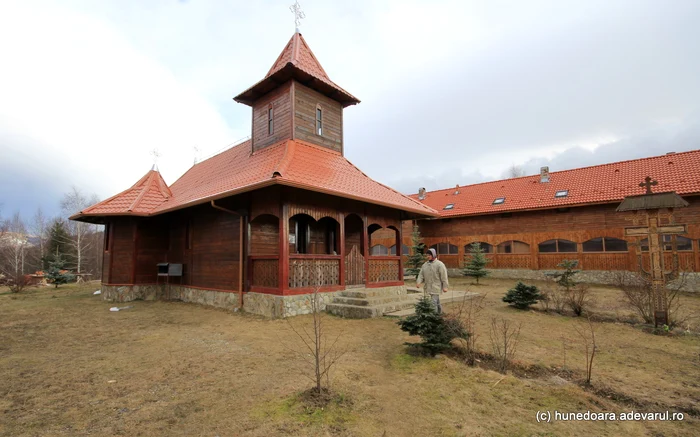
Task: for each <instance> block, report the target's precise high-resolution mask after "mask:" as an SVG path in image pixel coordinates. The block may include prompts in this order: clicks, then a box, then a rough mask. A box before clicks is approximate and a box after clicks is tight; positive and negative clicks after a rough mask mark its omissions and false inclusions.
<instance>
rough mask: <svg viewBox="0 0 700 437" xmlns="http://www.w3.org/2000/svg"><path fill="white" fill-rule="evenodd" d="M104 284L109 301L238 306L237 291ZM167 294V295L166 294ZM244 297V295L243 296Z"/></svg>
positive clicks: (152, 285)
mask: <svg viewBox="0 0 700 437" xmlns="http://www.w3.org/2000/svg"><path fill="white" fill-rule="evenodd" d="M166 287H167V286H166V285H165V284H159V285H155V284H150V285H105V284H102V298H103V299H104V300H107V301H110V302H131V301H132V300H179V301H182V302H191V303H197V304H200V305H209V306H213V307H216V308H224V309H231V310H233V309H235V308H238V293H228V292H223V291H214V290H202V289H199V288H190V287H187V286H182V285H172V284H171V285H170V290H168V289H167V288H166ZM168 294H169V295H168ZM244 298H245V296H244Z"/></svg>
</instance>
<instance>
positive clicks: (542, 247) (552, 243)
mask: <svg viewBox="0 0 700 437" xmlns="http://www.w3.org/2000/svg"><path fill="white" fill-rule="evenodd" d="M538 250H539V252H540V253H557V252H576V243H574V242H573V241H569V240H547V241H543V242H542V243H540V244H539V245H538Z"/></svg>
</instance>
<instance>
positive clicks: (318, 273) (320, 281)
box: [289, 255, 341, 288]
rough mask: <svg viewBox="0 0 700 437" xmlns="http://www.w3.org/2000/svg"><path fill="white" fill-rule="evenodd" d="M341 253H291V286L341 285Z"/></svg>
mask: <svg viewBox="0 0 700 437" xmlns="http://www.w3.org/2000/svg"><path fill="white" fill-rule="evenodd" d="M340 262H341V257H340V255H290V256H289V288H304V287H313V286H328V285H340Z"/></svg>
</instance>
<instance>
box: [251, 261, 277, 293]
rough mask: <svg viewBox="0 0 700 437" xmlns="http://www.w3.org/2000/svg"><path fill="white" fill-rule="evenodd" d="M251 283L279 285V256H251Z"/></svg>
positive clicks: (262, 285) (261, 285) (267, 286)
mask: <svg viewBox="0 0 700 437" xmlns="http://www.w3.org/2000/svg"><path fill="white" fill-rule="evenodd" d="M250 264H251V266H250V272H251V285H252V286H254V287H265V288H278V287H279V257H277V256H251V257H250Z"/></svg>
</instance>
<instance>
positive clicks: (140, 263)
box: [134, 218, 170, 284]
mask: <svg viewBox="0 0 700 437" xmlns="http://www.w3.org/2000/svg"><path fill="white" fill-rule="evenodd" d="M136 226H137V231H136V236H137V237H136V274H135V276H134V279H135V280H134V283H135V284H153V283H154V282H156V280H157V277H158V275H157V273H158V271H157V267H156V264H158V263H162V262H165V261H166V260H167V259H168V245H169V238H170V229H169V226H168V222H167V221H166V220H163V219H160V218H159V219H138V220H137V221H136Z"/></svg>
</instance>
